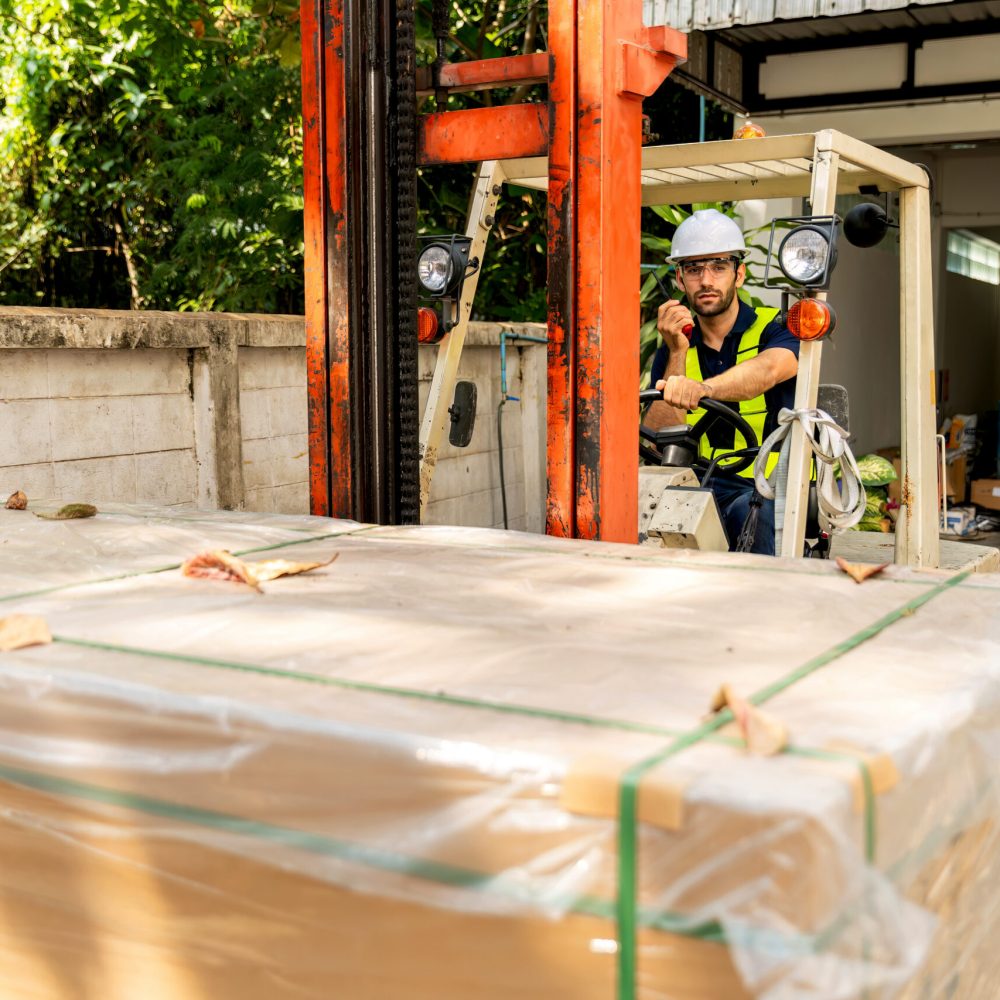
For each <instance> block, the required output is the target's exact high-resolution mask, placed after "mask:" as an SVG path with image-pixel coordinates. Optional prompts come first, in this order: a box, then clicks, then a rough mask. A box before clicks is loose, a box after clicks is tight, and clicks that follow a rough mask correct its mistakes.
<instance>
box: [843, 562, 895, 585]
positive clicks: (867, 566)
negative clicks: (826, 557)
mask: <svg viewBox="0 0 1000 1000" xmlns="http://www.w3.org/2000/svg"><path fill="white" fill-rule="evenodd" d="M837 565H838V566H839V567H840V569H842V570H843V571H844V572H845V573H846V574H847V575H848V576H849V577H850V578H851V579H852V580H853V581H854V582H855V583H863V582H864V581H865V580H867V579H868V577H870V576H875V575H876V574H878V573H881V572H882V570H884V569H885V568H886V566H888V565H889V564H888V563H882V564H880V565H878V566H873V565H872V564H871V563H849V562H848V561H847V560H846V559H843V558H841V557H840V556H837Z"/></svg>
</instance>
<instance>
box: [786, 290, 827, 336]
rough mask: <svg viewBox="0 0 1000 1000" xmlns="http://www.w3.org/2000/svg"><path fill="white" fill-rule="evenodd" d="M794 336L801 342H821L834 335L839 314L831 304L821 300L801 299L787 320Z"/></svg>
mask: <svg viewBox="0 0 1000 1000" xmlns="http://www.w3.org/2000/svg"><path fill="white" fill-rule="evenodd" d="M785 322H786V324H787V326H788V329H789V330H791V332H792V336H794V337H797V338H798V339H799V340H821V339H822V338H823V337H826V336H828V335H829V334H831V333H833V331H834V329H835V328H836V326H837V314H836V313H835V312H834V311H833V306H831V305H830V303H829V302H821V301H820V300H819V299H799V301H798V302H796V303H795V305H794V306H792V308H791V309H789V310H788V315H787V317H786V318H785Z"/></svg>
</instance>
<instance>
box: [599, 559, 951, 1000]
mask: <svg viewBox="0 0 1000 1000" xmlns="http://www.w3.org/2000/svg"><path fill="white" fill-rule="evenodd" d="M970 573H971V570H967V571H966V572H964V573H957V574H956V575H955V576H953V577H950V578H949V579H948V580H945V581H944V582H943V583H940V584H938V585H937V586H936V587H934V588H933V589H932V590H929V591H927V592H926V593H923V594H921V595H920V596H918V597H915V598H913V599H912V600H910V601H907V602H906V604H904V605H902V606H901V607H899V608H897V609H896V610H895V611H890V612H889V613H888V614H887V615H883V617H881V618H879V619H878V620H877V621H876V622H873V623H872V624H871V625H869V626H868V627H867V628H863V629H861V631H859V632H855V633H854V635H852V636H850V637H849V638H847V639H845V640H844V641H843V642H839V643H837V645H835V646H834V647H833V648H832V649H829V650H827V651H826V652H825V653H821V654H820V655H819V656H814V657H813V658H812V659H811V660H808V661H807V662H806V663H804V664H803V665H802V666H801V667H799V668H797V669H796V670H793V671H792V672H791V673H789V674H786V675H785V676H784V677H782V678H780V679H779V680H777V681H775V682H774V683H773V684H769V685H768V686H767V687H765V688H762V689H761V690H760V691H757V692H756V693H755V694H753V695H751V696H750V699H749V700H750V701H751V702H752V703H753V704H755V705H761V704H763V703H764V702H766V701H768V700H769V699H770V698H773V697H774V696H775V695H777V694H780V693H781V692H782V691H785V690H787V689H788V688H790V687H791V686H792V685H793V684H796V683H798V682H799V681H800V680H802V679H803V678H804V677H808V676H809V675H810V674H812V673H815V671H817V670H819V669H820V668H821V667H825V666H827V665H828V664H830V663H832V662H833V661H834V660H836V659H839V658H840V657H841V656H843V655H844V654H845V653H849V652H850V651H851V650H853V649H856V648H857V647H858V646H860V645H861V644H862V643H865V642H867V641H868V640H869V639H872V638H874V637H875V636H877V635H878V634H879V633H881V632H882V631H884V630H885V629H887V628H888V627H889V626H890V625H893V624H895V623H896V622H898V621H899V620H900V619H902V618H905V617H908V616H909V615H912V614H913V613H914V611H916V610H917V609H918V608H919V607H922V606H923V605H924V604H926V603H927V602H928V601H932V600H933V599H934V598H935V597H938V596H939V595H940V594H942V593H944V592H945V591H947V590H950V589H951V588H952V587H954V586H956V585H957V584H959V583H961V582H962V580H964V579H966V577H968V576H969V575H970ZM732 720H733V713H732V711H731V710H730V709H728V708H727V709H725V710H724V711H722V712H719V713H718V714H717V715H715V717H714V718H712V719H710V720H709V721H708V722H705V723H703V724H702V725H700V726H698V728H696V729H692V730H691V731H690V732H688V733H685V734H683V735H682V736H679V737H678V738H677V739H676V740H674V742H673V743H671V744H670V745H669V746H668V747H666V748H665V749H663V750H661V751H659V752H658V753H656V754H653V755H652V756H651V757H647V758H646V759H645V760H641V761H639V762H638V763H637V764H634V765H633V766H632V767H630V768H629V769H628V770H627V771H626V772H625V773H624V775H622V780H621V784H620V786H619V790H618V816H619V820H618V900H617V911H618V998H619V1000H635V997H636V917H637V891H636V886H637V865H636V860H637V859H636V854H637V840H636V834H637V804H638V797H639V784H640V782H641V781H642V779H643V777H644V776H645V775H646V774H648V773H649V771H651V770H652V769H653V768H654V767H656V766H658V765H659V764H661V763H663V761H665V760H668V759H669V758H671V757H676V756H677V755H678V754H680V753H682V752H683V751H684V750H686V749H688V748H689V747H692V746H694V745H695V744H697V743H700V742H701V741H702V740H704V739H705V738H706V737H708V736H711V734H712V733H714V732H716V731H717V730H719V729H721V728H722V727H723V726H724V725H726V724H727V723H728V722H731V721H732ZM869 778H870V776H869ZM867 784H868V785H869V786H870V780H869V781H868V782H867ZM869 791H870V788H866V795H867V794H868V792H869ZM873 837H874V829H873V830H872V835H871V838H866V839H870V840H871V841H872V845H873Z"/></svg>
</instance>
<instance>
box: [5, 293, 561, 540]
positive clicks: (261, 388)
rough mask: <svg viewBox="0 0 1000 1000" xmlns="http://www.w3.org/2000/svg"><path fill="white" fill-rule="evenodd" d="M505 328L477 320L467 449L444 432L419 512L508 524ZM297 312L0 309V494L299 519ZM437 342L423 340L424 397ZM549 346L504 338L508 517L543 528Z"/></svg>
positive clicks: (469, 346) (526, 328)
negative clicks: (500, 420) (474, 396)
mask: <svg viewBox="0 0 1000 1000" xmlns="http://www.w3.org/2000/svg"><path fill="white" fill-rule="evenodd" d="M501 329H506V330H507V331H508V332H518V331H519V332H521V333H526V334H529V335H531V336H536V337H537V336H539V335H544V327H539V326H530V325H526V324H515V325H514V326H508V327H501V326H499V325H498V324H489V323H473V324H470V329H469V332H468V336H467V338H466V346H465V350H464V352H463V355H462V361H461V364H460V366H459V378H464V379H471V380H472V381H474V382H475V383H476V385H477V389H478V411H477V419H476V426H475V432H474V434H473V438H472V443H471V444H470V446H469V447H468V448H465V449H457V448H452V447H451V446H450V445H449V444H448V443H447V441H445V442H444V444H443V446H442V448H441V450H440V452H439V456H438V462H437V468H436V472H435V476H434V479H433V481H432V488H431V499H430V504H429V509H428V511H427V516H426V518H425V520H426V521H427V522H428V523H432V524H463V525H471V526H486V527H499V526H502V524H503V511H502V503H501V495H500V478H499V462H498V454H497V432H496V413H497V405H498V403H499V401H500V353H499V335H500V331H501ZM304 344H305V330H304V325H303V322H302V319H301V317H266V316H252V317H248V316H242V317H241V316H226V315H221V314H218V313H213V314H201V315H197V314H191V313H187V314H172V313H154V312H148V313H119V312H111V311H101V310H51V309H24V308H13V307H0V498H4V497H6V496H7V494H9V493H11V492H13V491H14V490H17V489H21V490H24V492H25V493H27V494H28V496H29V499H30V498H32V497H34V498H36V499H41V498H46V499H54V500H61V501H62V502H70V501H87V502H96V503H100V502H102V501H103V502H107V501H119V502H126V503H128V502H132V503H134V502H140V503H156V504H162V505H172V506H186V507H193V506H201V507H216V506H222V507H227V508H236V509H246V510H259V511H268V512H270V511H276V512H280V513H307V512H308V510H309V491H308V476H309V457H308V440H307V410H306V367H305V346H304ZM436 355H437V348H436V347H431V346H422V347H421V348H420V350H419V355H418V356H419V378H420V384H419V388H420V402H421V406H423V404H424V403H425V402H426V399H427V395H428V390H429V387H430V381H431V377H432V375H433V371H434V362H435V358H436ZM545 365H546V352H545V346H544V345H542V344H526V343H523V342H522V343H521V344H516V343H514V344H508V347H507V383H508V392H509V394H510V395H512V396H518V397H520V399H521V402H513V401H511V402H509V403H508V404H506V406H505V408H504V425H503V433H504V471H505V476H504V478H505V482H506V487H507V510H508V524H509V525H510V527H511V528H517V529H522V530H526V531H542V530H544V512H545V382H546V371H545Z"/></svg>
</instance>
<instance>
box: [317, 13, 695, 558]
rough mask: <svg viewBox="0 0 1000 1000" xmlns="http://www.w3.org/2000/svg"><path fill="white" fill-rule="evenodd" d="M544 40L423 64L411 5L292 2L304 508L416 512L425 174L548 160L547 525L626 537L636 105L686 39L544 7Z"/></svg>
mask: <svg viewBox="0 0 1000 1000" xmlns="http://www.w3.org/2000/svg"><path fill="white" fill-rule="evenodd" d="M440 6H441V7H444V8H445V9H446V5H444V4H441V5H440ZM437 27H438V29H440V25H438V26H437ZM548 29H549V30H548V42H549V51H548V52H546V53H535V54H530V55H526V56H515V57H510V58H501V59H489V60H481V61H478V62H470V63H464V64H463V63H456V64H447V63H442V61H441V60H439V61H438V63H436V64H435V66H434V67H426V68H425V67H421V68H420V69H419V70H418V69H417V68H416V67H415V65H414V49H413V41H412V39H413V4H412V0H303V7H302V40H303V70H302V81H303V111H304V121H305V150H304V159H305V236H306V247H305V256H306V268H305V278H306V336H307V363H308V380H309V462H310V493H311V508H312V511H313V513H316V514H325V515H330V516H334V517H353V518H357V519H359V520H365V521H372V522H376V523H400V522H403V523H405V522H412V521H415V520H416V519H417V517H418V512H419V504H418V502H416V501H415V499H414V496H415V483H416V477H417V463H418V460H419V456H418V443H417V436H416V430H415V428H416V423H417V420H418V415H417V413H416V404H415V400H416V361H415V358H416V343H417V336H416V313H417V305H416V293H415V286H414V281H415V272H416V264H415V254H414V250H413V247H414V246H415V226H416V221H415V219H416V216H415V198H414V191H415V171H416V167H417V165H423V166H430V165H434V164H444V163H460V162H479V161H484V160H504V159H515V158H520V157H527V156H539V155H546V154H547V156H548V445H547V463H548V501H547V516H546V530H547V531H548V533H550V534H553V535H560V536H564V537H579V538H597V539H605V540H608V541H622V542H626V541H627V542H633V541H635V538H636V530H637V529H636V508H637V503H638V496H637V472H638V457H637V456H638V450H637V443H636V442H637V428H636V403H635V398H636V384H637V377H638V371H639V359H638V350H639V345H638V335H637V331H638V329H639V286H638V283H637V280H636V275H637V274H639V254H640V167H641V151H642V99H643V98H644V97H648V96H650V95H651V94H653V93H654V92H655V91H656V89H657V88H658V87H659V85H660V84H661V83H662V82H663V80H664V79H666V77H667V75H668V74H669V73H670V72H671V70H672V69H673V68H674V67H675V66H676V65H677V64H678V62H680V61H683V60H684V58H685V56H686V50H687V45H686V38H685V36H683V35H682V34H680V33H679V32H676V31H673V30H672V29H669V28H664V27H657V28H646V27H644V26H643V25H642V17H641V0H549V25H548ZM439 37H440V34H439ZM537 82H547V84H548V101H547V103H546V104H540V103H536V104H516V105H502V106H498V107H487V108H475V109H470V110H462V111H444V110H439V111H437V112H436V113H433V114H428V115H423V116H418V115H416V114H415V104H416V94H417V92H418V90H419V91H422V92H434V93H436V94H437V95H438V97H439V105H440V104H441V98H443V97H444V96H446V95H447V94H448V93H449V92H456V93H457V92H463V91H469V90H477V89H488V88H491V87H498V86H511V85H517V84H523V83H537ZM411 136H412V139H411ZM411 142H412V146H413V149H414V153H413V155H412V157H410V156H409V154H408V147H409V145H410V144H411ZM486 308H487V309H488V305H487V306H486ZM404 341H405V343H404Z"/></svg>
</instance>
